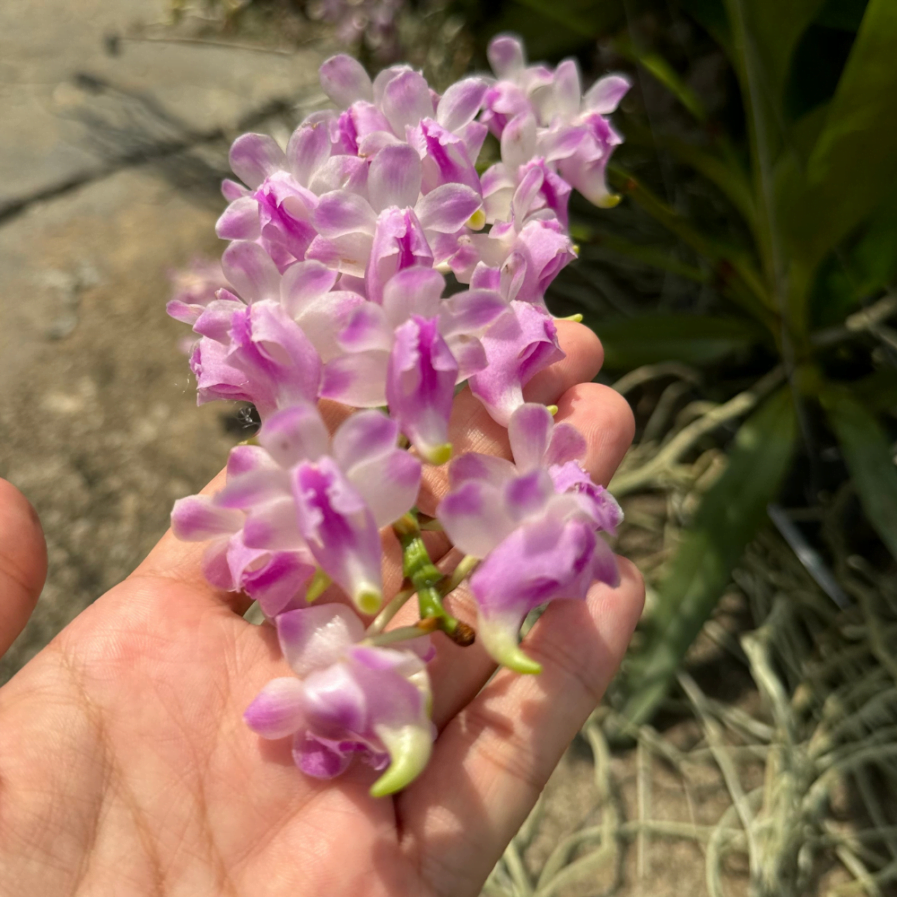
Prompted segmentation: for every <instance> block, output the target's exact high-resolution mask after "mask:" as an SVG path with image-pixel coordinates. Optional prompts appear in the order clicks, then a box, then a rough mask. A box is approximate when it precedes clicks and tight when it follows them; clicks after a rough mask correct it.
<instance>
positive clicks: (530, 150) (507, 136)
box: [501, 113, 536, 171]
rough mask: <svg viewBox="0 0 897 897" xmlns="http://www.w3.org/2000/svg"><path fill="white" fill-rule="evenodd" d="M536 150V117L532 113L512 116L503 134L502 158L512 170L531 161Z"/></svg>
mask: <svg viewBox="0 0 897 897" xmlns="http://www.w3.org/2000/svg"><path fill="white" fill-rule="evenodd" d="M535 152H536V118H535V116H534V115H532V114H530V113H526V114H524V115H517V116H515V117H514V118H512V119H511V120H510V121H509V122H508V124H507V127H506V128H505V129H504V131H503V132H502V135H501V160H502V162H504V164H505V165H507V166H508V168H509V169H511V171H516V170H517V168H519V167H520V166H521V165H523V164H525V163H526V162H529V160H530V159H532V158H533V156H534V155H535Z"/></svg>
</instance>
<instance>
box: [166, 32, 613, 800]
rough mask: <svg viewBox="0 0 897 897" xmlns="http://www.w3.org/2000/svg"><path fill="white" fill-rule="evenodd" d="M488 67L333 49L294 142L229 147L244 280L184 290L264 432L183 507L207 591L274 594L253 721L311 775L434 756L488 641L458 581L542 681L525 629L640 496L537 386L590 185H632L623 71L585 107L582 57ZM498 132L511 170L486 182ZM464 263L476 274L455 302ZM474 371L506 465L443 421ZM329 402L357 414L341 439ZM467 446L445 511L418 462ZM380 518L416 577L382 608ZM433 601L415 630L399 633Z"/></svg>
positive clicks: (186, 317) (398, 769)
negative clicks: (424, 67) (594, 472)
mask: <svg viewBox="0 0 897 897" xmlns="http://www.w3.org/2000/svg"><path fill="white" fill-rule="evenodd" d="M489 57H490V60H491V64H492V67H493V70H494V75H495V76H494V77H485V76H484V77H470V78H467V79H465V80H462V81H460V82H458V83H456V84H454V85H452V86H451V87H449V88H448V90H446V92H445V93H444V94H442V95H441V96H439V95H438V94H436V93H435V92H434V91H433V90H432V89H431V88H430V87H429V85H428V84H427V82H426V81H425V80H424V78H423V77H422V75H421V74H420V73H418V72H417V71H414V70H412V69H411V68H409V67H407V66H396V67H393V68H389V69H386V70H384V71H383V72H381V73H380V74H379V75H378V76H377V77H376V78H375V79H374V80H373V81H371V79H370V78H369V77H368V75H367V74H366V73H365V71H364V69H363V68H362V67H361V65H360V64H359V63H358V62H356V61H355V60H353V59H352V58H350V57H348V56H336V57H333V58H331V59H329V60H327V61H326V62H325V63H324V64H323V65H322V66H321V72H320V74H321V84H322V86H323V89H324V91H325V92H326V94H327V95H328V96H329V97H330V99H331V100H332V101H333V102H334V104H335V105H336V106H337V110H336V111H328V112H319V113H314V114H312V115H310V116H309V117H308V118H307V119H306V120H305V121H304V122H303V123H302V124H301V125H300V126H299V127H298V128H297V129H296V131H295V132H294V133H293V135H292V137H291V138H290V141H289V143H288V145H287V146H286V148H285V149H283V148H281V147H280V146H279V145H278V144H277V143H276V142H275V141H274V140H272V139H271V138H270V137H266V136H263V135H260V134H246V135H244V136H242V137H240V138H238V139H237V140H236V142H235V143H234V144H233V147H232V149H231V153H230V161H231V166H232V168H233V171H234V173H235V174H236V175H237V177H238V178H239V180H240V182H237V181H235V180H228V181H225V182H224V185H223V192H224V195H225V197H226V198H227V199H228V200H229V205H228V207H227V209H226V210H225V212H224V213H223V214H222V216H221V218H220V219H219V221H218V224H217V232H218V235H219V237H221V238H223V239H225V240H228V241H229V245H228V247H227V249H226V250H225V251H224V254H223V258H222V263H221V264H222V269H223V272H224V276H225V277H226V280H227V283H228V286H227V287H225V288H221V289H219V290H217V291H216V292H215V293H214V295H209V294H208V293H207V292H204V291H203V290H199V289H192V290H188V291H185V292H184V294H183V295H181V296H179V297H178V298H176V299H174V300H173V301H172V302H170V303H169V305H168V312H169V314H171V315H172V316H173V317H175V318H176V319H178V320H180V321H184V322H186V323H189V324H190V325H192V328H193V331H194V333H195V335H196V341H195V343H194V345H193V348H192V353H191V358H190V366H191V368H192V370H193V373H194V374H195V376H196V380H197V385H198V401H199V403H204V402H208V401H211V400H214V399H229V400H241V401H244V402H250V403H252V404H254V405H255V407H256V409H257V410H258V413H259V416H260V418H261V421H262V424H261V428H260V430H259V432H258V434H257V437H256V438H254V439H253V440H251V441H250V442H251V443H252V444H242V445H239V446H237V447H236V448H234V449H233V450H232V452H231V454H230V458H229V460H228V464H227V473H226V485H225V486H224V488H223V489H222V490H221V491H219V492H218V493H217V494H215V495H212V496H192V497H189V498H185V499H182V500H180V501H178V502H177V503H176V505H175V507H174V511H173V513H172V523H173V529H174V532H175V533H176V534H177V535H178V536H179V537H180V538H182V539H185V540H193V541H208V543H209V545H208V548H207V549H206V552H205V556H204V570H205V575H206V576H207V578H208V580H209V582H210V583H212V584H213V585H215V586H216V587H218V588H221V589H226V590H233V591H242V592H244V593H245V594H246V595H247V596H248V597H249V598H251V599H253V600H255V601H257V602H258V605H259V607H260V608H261V610H262V612H263V613H264V615H265V617H266V618H267V619H268V620H269V621H270V622H271V623H272V624H273V625H274V626H275V627H276V630H277V635H278V637H279V641H280V646H281V648H282V651H283V655H284V658H285V659H286V661H287V663H288V664H289V666H290V668H291V669H292V673H293V675H292V676H288V677H284V678H279V679H275V680H274V681H272V682H271V683H269V685H268V686H266V687H265V688H264V689H263V690H262V692H261V693H260V694H259V695H258V697H257V698H256V699H255V700H254V702H253V703H252V704H251V705H250V707H249V708H248V709H247V711H246V714H245V718H246V722H247V723H248V725H249V726H250V727H251V728H252V729H253V730H254V731H256V732H257V733H258V734H260V735H261V736H263V737H266V738H284V737H287V736H291V737H292V738H293V755H294V758H295V761H296V764H297V765H298V766H299V767H300V769H302V770H303V771H304V772H305V773H307V774H309V775H312V776H317V777H331V776H334V775H337V774H338V773H340V772H342V771H343V770H344V769H345V768H346V767H347V766H348V764H349V763H350V762H351V761H352V760H353V758H354V757H355V756H356V755H358V757H359V758H360V759H361V760H362V761H364V762H367V763H368V764H370V765H371V766H372V767H374V768H375V769H377V770H381V771H382V774H381V776H380V777H379V778H378V779H377V781H376V783H375V784H374V786H373V788H372V793H373V794H376V795H385V794H390V793H393V792H395V791H397V790H399V789H400V788H402V787H404V786H405V785H407V784H408V783H409V782H410V781H412V780H413V779H414V778H415V776H417V775H418V774H419V773H420V771H421V770H422V769H423V768H424V766H425V764H426V762H427V760H428V758H429V756H430V753H431V749H432V744H433V740H434V737H435V731H434V728H433V725H432V723H431V721H430V716H429V707H430V703H431V701H430V697H431V690H430V683H429V679H428V676H427V662H428V661H429V660H430V658H431V657H432V656H433V653H434V650H435V648H434V645H433V643H432V640H433V639H434V638H436V637H437V636H436V635H435V633H437V632H442V633H444V636H447V637H449V638H451V639H453V640H454V641H455V642H457V643H459V644H469V643H470V641H472V639H473V637H474V631H473V630H472V629H471V627H470V626H468V625H466V624H464V623H462V622H461V621H459V620H457V619H455V618H454V617H453V616H452V615H451V614H450V613H449V612H448V610H446V607H445V605H444V603H443V599H444V598H445V596H446V595H447V594H448V593H449V592H450V591H452V590H453V589H454V588H456V587H458V586H459V585H461V584H462V583H463V582H465V581H467V580H469V582H468V587H469V589H470V591H471V592H472V594H473V597H474V599H475V601H476V605H477V608H478V616H477V624H476V630H475V634H476V637H477V638H478V639H479V641H480V643H481V644H482V645H483V646H484V648H485V650H486V651H487V652H489V654H490V655H491V656H492V657H493V658H494V659H495V660H496V661H497V662H498V663H501V664H504V665H506V666H508V667H510V668H512V669H514V670H517V671H519V672H522V673H535V672H538V670H539V665H538V664H537V663H536V662H535V660H533V659H532V658H530V657H529V656H527V654H526V653H525V652H524V651H523V650H522V649H521V648H520V646H519V644H518V640H519V634H520V628H521V625H522V623H523V621H524V618H525V617H526V616H527V614H528V613H529V612H530V611H532V610H534V609H536V608H538V607H540V606H542V605H544V604H546V603H547V602H549V601H552V600H554V599H559V598H580V599H581V598H584V597H585V595H586V592H587V590H588V589H589V587H590V586H591V585H592V584H593V583H594V582H596V581H600V582H604V583H609V584H611V585H614V584H616V583H617V580H618V572H617V567H616V562H615V558H614V555H613V553H612V552H611V550H610V548H609V547H608V546H607V544H606V542H605V541H604V540H603V539H602V537H601V534H602V533H610V534H613V533H614V532H615V529H616V527H617V525H618V524H619V522H620V519H621V512H620V508H619V506H618V505H617V503H616V502H615V501H614V499H613V498H612V497H611V496H610V495H609V494H608V493H607V492H606V491H605V490H604V489H603V487H601V486H597V485H595V484H593V483H592V482H591V480H590V478H589V476H588V474H587V473H586V472H585V470H584V469H583V467H582V466H581V462H582V461H583V458H584V456H585V453H586V442H585V439H584V437H583V436H582V435H581V434H580V433H579V432H578V431H577V430H576V429H575V428H574V427H573V426H571V425H570V424H567V423H556V422H555V421H554V418H553V413H556V410H557V409H554V408H548V407H545V406H542V405H537V404H532V403H527V402H526V401H525V400H524V395H523V387H524V386H525V384H526V383H527V382H528V381H529V380H530V379H531V378H532V377H533V376H534V375H535V374H536V373H538V372H539V371H540V370H542V369H544V368H545V367H546V366H548V365H550V364H552V363H554V362H556V361H557V360H559V359H561V358H562V357H563V352H562V350H561V348H560V346H559V344H558V339H557V332H556V327H555V323H554V319H553V318H552V316H551V315H550V313H549V312H548V310H547V308H546V305H545V299H544V296H545V291H546V289H547V288H548V286H549V284H550V283H551V281H552V280H553V278H554V277H555V276H556V275H557V274H558V272H559V271H560V270H561V268H563V267H564V266H565V265H566V264H567V263H568V262H570V261H571V260H572V259H574V258H575V255H576V252H575V248H574V246H573V244H572V243H571V240H570V235H569V232H568V227H567V222H568V218H567V203H568V199H569V196H570V193H571V190H572V189H574V188H575V189H577V190H579V191H580V192H581V193H582V194H583V195H584V196H586V197H587V198H588V199H590V200H591V201H592V202H594V203H597V204H599V205H601V206H605V207H609V206H612V205H613V204H614V202H615V201H616V198H615V197H613V196H612V195H611V194H610V193H609V192H608V190H607V187H606V184H605V176H604V172H605V167H606V165H607V162H608V159H609V158H610V155H611V153H612V152H613V149H614V147H615V146H616V145H617V144H618V143H619V142H620V138H619V136H618V135H617V134H616V132H615V131H614V130H613V128H612V127H611V125H610V123H609V121H608V118H607V116H608V115H609V114H610V113H611V112H613V110H614V109H615V108H616V106H617V104H618V103H619V101H620V99H621V97H622V96H623V95H624V93H625V92H626V89H627V87H628V84H627V82H626V80H625V79H624V78H622V77H619V76H609V77H606V78H603V79H602V80H600V81H598V83H597V84H595V85H594V86H593V87H592V88H591V89H590V90H589V91H588V92H586V93H585V95H584V96H583V95H582V90H581V87H580V80H579V73H578V70H577V67H576V65H575V63H574V62H572V61H565V62H562V63H561V64H560V65H559V66H558V67H557V68H555V69H553V70H552V69H550V68H547V67H545V66H527V64H526V61H525V58H524V53H523V48H522V46H521V44H520V42H519V41H518V40H516V39H515V38H513V37H499V38H497V39H495V40H494V41H493V42H492V44H491V46H490V49H489ZM490 133H491V134H492V135H494V137H495V138H497V140H498V142H499V145H500V148H501V161H499V162H497V163H496V164H494V165H492V166H491V167H488V168H487V169H486V170H485V171H483V172H482V174H481V173H480V172H479V170H478V168H477V165H476V163H477V159H478V157H479V155H480V150H481V148H482V146H483V144H484V141H485V140H486V138H487V135H488V134H490ZM447 276H451V277H452V278H453V281H454V285H455V286H456V287H460V288H459V289H455V290H454V291H453V292H450V293H447V283H446V277H447ZM465 386H466V388H468V389H469V390H470V392H471V393H472V394H473V395H474V396H475V397H476V398H477V399H478V400H479V401H480V402H481V403H482V405H483V406H484V407H485V409H486V410H487V411H488V413H489V414H490V415H491V416H492V418H494V420H495V421H497V422H498V423H499V424H501V425H502V426H504V427H506V428H507V432H508V438H509V442H510V447H511V452H512V456H513V460H505V459H501V458H497V457H493V456H487V455H481V454H477V453H467V454H462V455H461V456H459V457H455V458H452V454H453V452H452V445H451V442H450V438H449V417H450V413H451V409H452V404H453V399H454V397H455V395H456V392H457V391H458V390H459V389H460V388H465ZM322 399H328V400H332V401H333V402H336V403H339V405H340V406H342V408H341V410H342V412H343V419H342V423H341V424H340V425H339V426H338V427H337V428H336V429H335V431H334V432H333V433H332V434H331V432H330V431H329V430H328V427H327V426H326V425H325V423H324V420H323V419H322V417H321V413H320V411H319V408H318V402H319V400H322ZM448 462H450V466H449V467H448V470H447V474H448V482H449V489H448V493H447V494H446V495H445V496H444V497H443V498H442V500H441V502H440V503H439V504H438V506H437V507H436V510H435V517H434V518H429V517H427V518H425V517H424V515H422V514H420V512H418V511H417V509H416V507H415V506H416V504H417V502H418V497H419V491H420V486H421V480H422V477H423V476H425V474H426V470H425V468H426V467H427V466H438V465H444V464H447V463H448ZM384 527H392V529H393V531H394V533H395V535H396V536H397V537H398V541H399V543H400V544H401V547H402V551H403V563H404V570H403V572H404V576H405V582H404V587H403V588H402V590H401V591H400V592H399V593H398V595H396V596H395V597H394V598H392V599H391V600H389V601H388V602H385V603H384V583H383V573H382V569H381V568H382V556H383V549H382V542H381V530H382V529H383V528H384ZM422 527H423V529H441V530H442V531H443V532H444V533H445V534H446V536H447V537H448V538H449V539H450V540H451V542H452V543H453V544H454V546H455V547H456V548H457V549H459V550H460V552H462V553H463V555H464V558H463V560H462V561H461V562H460V564H459V565H458V567H457V569H456V570H455V571H454V572H453V573H451V574H449V575H445V574H443V573H442V572H441V571H440V570H438V569H437V568H436V566H435V565H434V564H433V562H432V561H431V559H430V557H429V555H428V553H427V548H426V545H425V542H424V538H423V535H422V531H421V530H422ZM321 596H323V597H321ZM414 596H417V600H418V607H419V612H420V619H419V621H418V622H417V623H415V624H414V625H411V626H402V627H399V628H392V629H389V630H387V629H386V626H387V624H389V623H390V621H391V620H392V619H393V617H394V615H395V614H396V613H397V612H398V610H399V608H400V607H401V605H402V604H403V603H404V602H405V601H407V600H409V599H410V598H412V597H414ZM319 597H320V598H321V600H320V601H317V602H316V603H313V602H315V601H316V599H318V598H319ZM372 618H373V619H372ZM444 636H442V635H440V636H438V637H440V638H441V637H444Z"/></svg>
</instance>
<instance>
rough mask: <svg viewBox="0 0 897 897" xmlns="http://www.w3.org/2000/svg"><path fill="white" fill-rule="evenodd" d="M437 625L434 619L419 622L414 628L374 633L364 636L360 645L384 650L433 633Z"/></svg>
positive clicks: (403, 627) (404, 627)
mask: <svg viewBox="0 0 897 897" xmlns="http://www.w3.org/2000/svg"><path fill="white" fill-rule="evenodd" d="M438 628H439V625H438V622H437V621H436V620H435V619H432V618H431V619H429V620H421V621H420V622H419V623H416V624H415V625H414V626H399V627H398V628H397V629H390V630H389V632H376V633H373V634H368V635H366V636H365V637H364V638H363V639H362V641H361V644H362V645H374V646H376V647H378V648H385V647H387V646H389V645H394V644H396V643H397V642H405V641H408V639H412V638H419V637H420V636H422V635H427V633H430V632H433V630H434V629H438Z"/></svg>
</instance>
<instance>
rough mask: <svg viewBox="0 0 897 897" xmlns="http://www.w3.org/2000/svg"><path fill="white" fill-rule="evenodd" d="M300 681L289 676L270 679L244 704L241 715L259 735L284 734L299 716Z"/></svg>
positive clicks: (291, 729) (298, 722)
mask: <svg viewBox="0 0 897 897" xmlns="http://www.w3.org/2000/svg"><path fill="white" fill-rule="evenodd" d="M303 715H304V714H303V688H302V683H301V682H300V681H299V680H298V679H294V678H293V677H292V676H289V677H284V678H282V679H272V680H271V681H270V682H269V683H268V684H267V685H266V686H265V687H264V688H263V689H262V690H261V691H260V692H259V694H258V696H257V697H256V698H255V700H254V701H253V702H252V703H251V704H250V705H249V706H248V707H247V708H246V710H245V712H244V713H243V719H244V720H246V724H247V725H248V726H249V728H250V729H252V731H253V732H255V733H257V734H258V735H261V736H262V738H272V739H273V738H284V737H285V736H287V735H291V734H292V733H293V732H295V731H296V730H297V729H298V728H299V727H300V726H301V725H302V719H303Z"/></svg>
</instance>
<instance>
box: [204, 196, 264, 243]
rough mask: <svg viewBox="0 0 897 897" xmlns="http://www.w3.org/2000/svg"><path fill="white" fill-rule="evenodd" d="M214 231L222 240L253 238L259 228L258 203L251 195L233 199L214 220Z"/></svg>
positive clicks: (257, 234)
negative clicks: (216, 219)
mask: <svg viewBox="0 0 897 897" xmlns="http://www.w3.org/2000/svg"><path fill="white" fill-rule="evenodd" d="M215 233H216V235H217V236H218V237H219V238H220V239H222V240H255V239H257V238H258V236H259V234H260V233H261V230H260V228H259V204H258V200H256V199H255V198H253V197H252V196H241V197H240V198H239V199H235V200H234V201H233V202H232V203H231V204H230V205H229V206H228V207H227V208H226V209H225V210H224V211H223V212H222V213H221V217H220V218H219V219H218V221H216V222H215Z"/></svg>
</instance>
